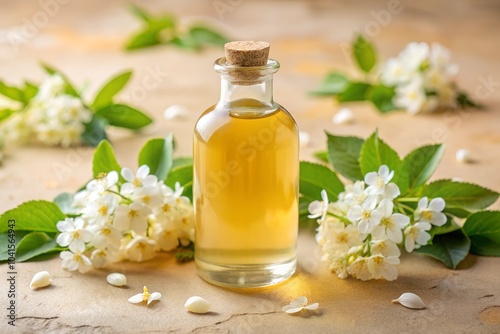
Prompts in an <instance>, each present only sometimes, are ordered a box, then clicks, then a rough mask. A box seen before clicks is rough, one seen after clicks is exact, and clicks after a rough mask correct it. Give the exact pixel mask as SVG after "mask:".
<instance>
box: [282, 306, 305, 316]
mask: <svg viewBox="0 0 500 334" xmlns="http://www.w3.org/2000/svg"><path fill="white" fill-rule="evenodd" d="M302 310H303V308H302V307H291V308H289V309H286V310H285V312H286V313H288V314H292V313H297V312H300V311H302Z"/></svg>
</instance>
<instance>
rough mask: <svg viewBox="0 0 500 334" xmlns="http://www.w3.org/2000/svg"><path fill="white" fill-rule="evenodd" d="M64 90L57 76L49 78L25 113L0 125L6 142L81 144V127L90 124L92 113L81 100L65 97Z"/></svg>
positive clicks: (83, 128) (59, 77)
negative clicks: (34, 141) (30, 141)
mask: <svg viewBox="0 0 500 334" xmlns="http://www.w3.org/2000/svg"><path fill="white" fill-rule="evenodd" d="M65 87H66V83H65V82H64V79H63V78H62V77H61V76H60V75H59V74H57V73H56V74H53V75H51V76H50V77H48V78H47V79H46V80H45V81H44V82H43V83H42V84H41V85H40V87H39V88H38V92H37V94H36V95H35V97H34V98H33V99H32V100H31V101H30V103H29V104H28V106H27V108H26V110H24V111H23V112H19V113H15V114H14V115H12V116H11V117H9V118H8V119H7V120H6V121H5V122H4V123H3V124H2V130H3V132H4V133H5V136H6V141H7V142H17V143H19V142H25V141H28V140H30V139H32V138H34V139H36V140H37V141H38V142H40V143H42V144H46V145H60V146H62V147H69V146H70V145H74V144H77V143H80V141H81V136H82V134H83V132H84V131H85V125H84V124H85V123H88V122H90V120H91V119H92V112H91V111H90V110H89V109H88V108H86V107H85V106H84V104H83V102H82V100H81V99H79V98H77V97H74V96H71V95H68V94H66V93H65Z"/></svg>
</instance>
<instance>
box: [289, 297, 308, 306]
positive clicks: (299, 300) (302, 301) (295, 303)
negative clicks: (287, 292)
mask: <svg viewBox="0 0 500 334" xmlns="http://www.w3.org/2000/svg"><path fill="white" fill-rule="evenodd" d="M306 304H307V297H305V296H300V297H298V298H297V299H294V300H292V302H291V303H290V305H291V306H295V307H299V306H302V305H306Z"/></svg>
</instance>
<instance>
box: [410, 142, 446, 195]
mask: <svg viewBox="0 0 500 334" xmlns="http://www.w3.org/2000/svg"><path fill="white" fill-rule="evenodd" d="M443 154H444V145H442V144H437V145H429V146H422V147H419V148H417V149H415V150H413V151H412V152H410V153H409V154H408V155H407V156H406V157H405V158H404V159H403V164H404V166H405V167H404V168H406V170H407V171H408V178H409V188H410V189H416V188H418V187H420V186H422V185H424V184H425V182H427V180H428V179H429V178H430V177H431V176H432V174H433V173H434V171H435V170H436V168H437V166H438V164H439V162H440V161H441V158H442V157H443Z"/></svg>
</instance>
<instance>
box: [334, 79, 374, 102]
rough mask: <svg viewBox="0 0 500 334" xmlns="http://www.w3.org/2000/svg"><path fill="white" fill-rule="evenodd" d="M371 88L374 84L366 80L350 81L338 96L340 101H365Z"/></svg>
mask: <svg viewBox="0 0 500 334" xmlns="http://www.w3.org/2000/svg"><path fill="white" fill-rule="evenodd" d="M371 88H372V86H371V85H370V84H368V83H366V82H349V83H348V84H347V85H346V87H345V89H344V90H343V91H342V92H339V93H338V94H337V95H336V98H337V101H339V102H350V101H365V100H367V99H368V93H369V92H370V90H371Z"/></svg>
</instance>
